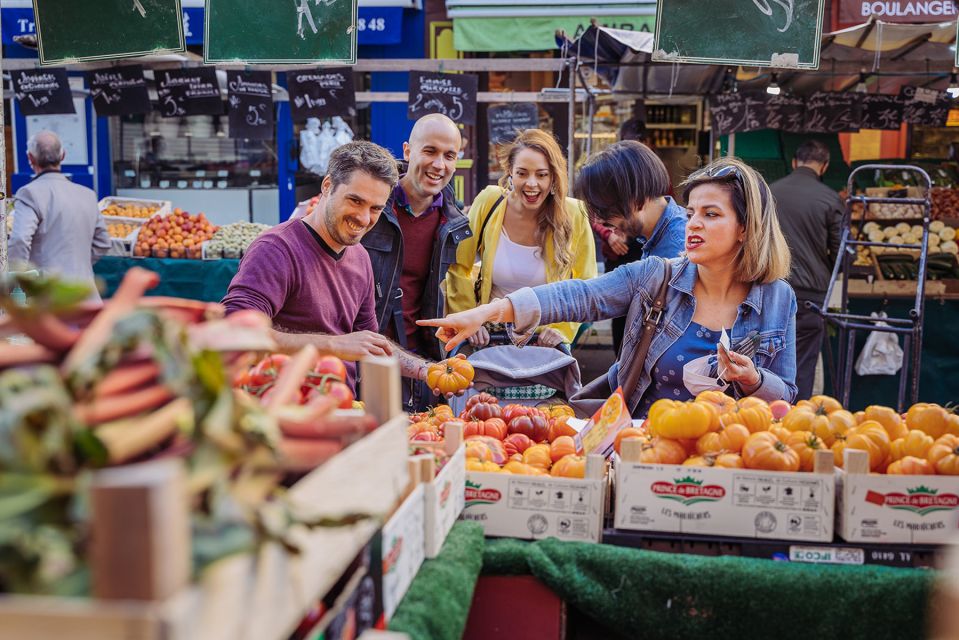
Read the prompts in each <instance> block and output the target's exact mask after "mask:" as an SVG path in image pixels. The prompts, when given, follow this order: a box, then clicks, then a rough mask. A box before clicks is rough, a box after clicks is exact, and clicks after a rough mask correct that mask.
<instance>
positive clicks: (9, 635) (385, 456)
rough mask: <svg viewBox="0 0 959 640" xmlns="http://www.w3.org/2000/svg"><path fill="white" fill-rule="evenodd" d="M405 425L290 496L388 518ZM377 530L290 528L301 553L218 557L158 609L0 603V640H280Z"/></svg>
mask: <svg viewBox="0 0 959 640" xmlns="http://www.w3.org/2000/svg"><path fill="white" fill-rule="evenodd" d="M394 364H395V363H394ZM374 404H375V402H374ZM377 411H379V412H384V411H385V410H383V409H381V408H380V407H377ZM392 411H393V410H391V412H392ZM407 422H408V420H407V418H406V416H405V415H403V414H402V413H401V412H400V411H399V407H396V409H395V416H394V417H392V418H390V419H389V420H388V421H386V422H385V423H384V424H382V426H380V427H379V428H378V429H376V430H375V431H374V432H373V433H371V434H369V435H368V436H366V437H364V438H363V439H361V440H359V441H358V442H356V443H354V444H353V445H351V446H349V447H348V448H346V449H345V450H344V451H343V452H342V453H340V454H339V455H337V456H335V457H334V458H332V459H330V460H329V461H327V462H326V463H325V464H324V465H323V466H321V467H319V468H317V469H316V470H314V471H313V472H312V473H310V474H309V475H307V476H306V477H304V478H303V479H302V480H300V481H299V482H298V483H297V484H296V485H294V486H293V487H292V488H291V489H290V491H289V497H290V499H291V500H292V501H294V502H295V503H296V504H297V505H303V506H304V507H305V508H307V507H308V508H310V509H315V512H316V513H317V514H324V515H341V514H346V513H369V514H374V515H378V516H381V517H385V516H386V515H387V514H389V513H391V512H392V511H393V509H394V508H395V506H396V505H397V503H398V502H399V500H400V498H401V497H402V496H403V494H404V491H405V490H406V487H407V484H408V481H409V473H408V471H407V441H406V425H407ZM381 524H382V522H381V519H378V518H375V519H372V520H366V521H362V522H360V523H359V524H356V525H354V526H350V527H344V528H339V529H317V530H314V531H308V530H306V529H305V528H302V527H301V528H298V529H295V530H294V531H293V532H292V533H291V537H292V538H293V539H294V540H295V542H296V543H297V545H298V546H299V548H300V550H301V553H300V554H299V555H291V554H290V553H288V552H287V551H286V550H284V549H283V548H282V547H280V545H278V544H275V543H270V544H267V545H265V546H264V547H263V548H262V549H261V550H260V552H259V553H258V554H255V555H254V554H238V555H235V556H231V557H228V558H225V559H223V560H221V561H219V562H217V563H215V564H214V565H212V566H211V567H209V568H208V569H207V570H206V571H205V572H204V573H203V575H202V576H201V579H200V582H199V583H198V584H195V585H193V586H190V587H188V588H185V589H182V590H181V591H180V592H178V593H177V594H176V595H175V596H173V597H171V598H168V599H166V600H165V601H163V602H149V601H142V602H136V601H103V600H94V599H84V598H55V597H39V596H2V597H0V640H49V639H50V638H70V639H71V640H286V638H288V637H289V635H290V633H292V631H293V630H294V629H295V628H296V626H297V624H298V623H299V621H300V619H301V618H302V616H303V613H304V612H305V611H307V609H309V608H310V607H311V606H313V605H314V604H315V603H316V601H317V599H319V598H320V597H322V596H323V595H325V594H326V593H328V592H329V591H330V590H331V588H332V587H333V586H334V584H335V583H336V582H337V580H338V579H339V578H340V577H341V576H343V574H344V572H345V571H346V570H347V568H348V567H349V564H350V563H351V562H352V561H353V559H354V558H355V557H356V555H357V554H358V553H359V551H360V550H361V549H362V548H363V547H364V546H365V545H366V544H367V543H368V542H369V541H370V539H371V538H372V537H373V535H374V534H375V533H376V532H377V531H378V530H379V528H380V526H381Z"/></svg>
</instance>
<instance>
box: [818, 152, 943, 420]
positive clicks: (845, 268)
mask: <svg viewBox="0 0 959 640" xmlns="http://www.w3.org/2000/svg"><path fill="white" fill-rule="evenodd" d="M876 170H879V171H902V172H913V173H917V174H919V175H920V176H921V178H922V179H923V180H924V181H925V194H926V195H925V197H924V198H887V197H870V196H865V195H852V194H854V185H855V178H856V175H857V174H858V173H859V172H861V171H862V172H865V171H876ZM847 193H849V194H850V195H849V196H848V197H847V198H846V211H845V214H844V215H843V221H842V232H841V236H840V243H839V254H838V256H837V257H836V264H835V266H834V267H833V271H832V277H831V278H830V282H829V289H828V290H827V291H826V297H825V300H824V301H823V304H822V306H821V307H820V306H818V305H816V304H814V303H811V302H807V303H806V304H807V305H808V306H809V308H811V309H814V310H816V311H818V312H819V314H820V315H822V317H823V318H824V319H825V320H826V322H828V323H830V324H832V325H834V326H836V327H837V329H838V332H839V336H838V340H839V361H838V363H837V366H836V371H835V372H834V373H835V375H834V376H833V380H834V384H835V387H836V388H835V395H836V396H837V398H838V399H839V401H840V402H842V404H843V406H848V404H849V394H850V388H851V385H852V370H853V365H854V360H855V353H854V351H855V346H856V334H857V332H859V331H880V332H884V333H893V334H895V335H897V336H899V335H902V336H903V367H902V369H901V370H900V373H899V394H898V400H897V402H898V404H897V408H898V410H899V411H903V410H904V409H905V400H906V390H907V386H908V387H909V400H910V403H911V404H914V403H915V402H916V401H917V400H918V398H919V375H920V366H921V363H922V323H923V315H924V310H925V285H926V258H927V241H928V239H929V222H930V212H931V210H932V203H931V200H930V197H931V193H932V180H931V179H930V178H929V174H927V173H926V172H925V171H923V170H922V169H920V168H919V167H915V166H912V165H876V164H870V165H863V166H860V167H857V168H856V169H854V170H853V171H852V172H851V173H850V174H849V180H848V183H847ZM857 203H862V205H863V215H862V220H861V221H857V222H859V223H860V229H861V228H862V227H861V225H864V224H865V223H866V222H868V221H869V205H870V204H898V205H917V206H921V207H923V213H922V216H921V220H922V240H921V241H920V244H896V243H890V242H871V241H869V240H861V239H859V237H860V236H859V235H858V234H857V235H855V236H853V233H852V223H853V220H852V209H853V205H854V204H857ZM877 222H889V220H877ZM856 247H884V248H888V249H899V250H912V251H915V250H918V251H919V269H918V275H917V281H916V298H915V302H914V304H913V306H912V309H910V310H909V314H908V317H907V318H892V317H887V318H874V317H872V316H866V315H859V314H854V313H850V312H849V272H850V268H851V266H852V263H853V260H854V259H855V257H856ZM837 283H839V284H840V286H841V287H842V296H841V299H840V300H841V302H840V308H839V310H838V311H833V310H830V309H829V300H830V299H831V298H832V294H833V290H834V289H835V287H836V284H837ZM879 323H885V324H886V326H881V325H880V324H879ZM910 378H911V381H910ZM910 382H911V384H910Z"/></svg>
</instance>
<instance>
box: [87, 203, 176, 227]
mask: <svg viewBox="0 0 959 640" xmlns="http://www.w3.org/2000/svg"><path fill="white" fill-rule="evenodd" d="M172 208H173V204H172V203H171V202H170V201H169V200H147V199H143V198H124V197H120V196H107V197H106V198H103V199H102V200H100V213H101V214H103V215H104V216H105V217H106V218H108V219H109V221H110V222H126V223H131V224H132V223H137V224H142V223H143V222H144V221H145V220H147V219H149V218H152V217H153V216H155V215H160V216H165V215H169V214H170V212H171V210H172Z"/></svg>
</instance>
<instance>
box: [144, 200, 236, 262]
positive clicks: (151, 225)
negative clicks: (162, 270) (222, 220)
mask: <svg viewBox="0 0 959 640" xmlns="http://www.w3.org/2000/svg"><path fill="white" fill-rule="evenodd" d="M218 228H219V227H217V226H216V225H215V224H213V223H212V222H210V221H209V220H207V219H206V216H204V215H203V214H202V213H198V214H196V215H193V214H190V213H187V212H185V211H183V210H181V209H174V210H173V213H171V214H170V215H168V216H162V215H156V216H153V217H152V218H150V219H149V220H147V221H146V222H145V223H144V224H143V226H142V227H141V228H140V230H139V231H138V232H137V236H136V241H135V244H134V246H133V256H134V257H136V258H148V257H151V256H152V257H154V258H190V259H193V260H199V259H201V257H202V255H203V254H202V245H203V243H204V242H206V241H207V240H209V239H210V238H211V237H213V234H214V233H215V232H216V231H217V229H218Z"/></svg>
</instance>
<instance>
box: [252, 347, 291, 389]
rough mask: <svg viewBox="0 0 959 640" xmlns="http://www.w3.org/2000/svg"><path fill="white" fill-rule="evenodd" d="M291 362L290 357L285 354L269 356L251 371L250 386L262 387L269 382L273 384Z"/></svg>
mask: <svg viewBox="0 0 959 640" xmlns="http://www.w3.org/2000/svg"><path fill="white" fill-rule="evenodd" d="M289 361H290V356H288V355H286V354H285V353H274V354H271V355H268V356H267V357H265V358H263V359H262V360H260V361H259V362H258V363H257V364H256V366H254V367H253V369H251V370H250V375H249V378H248V384H249V385H250V386H252V387H261V386H263V385H265V384H266V383H268V382H273V381H274V380H276V376H277V375H279V373H280V370H281V369H283V366H284V365H286V363H287V362H289Z"/></svg>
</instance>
